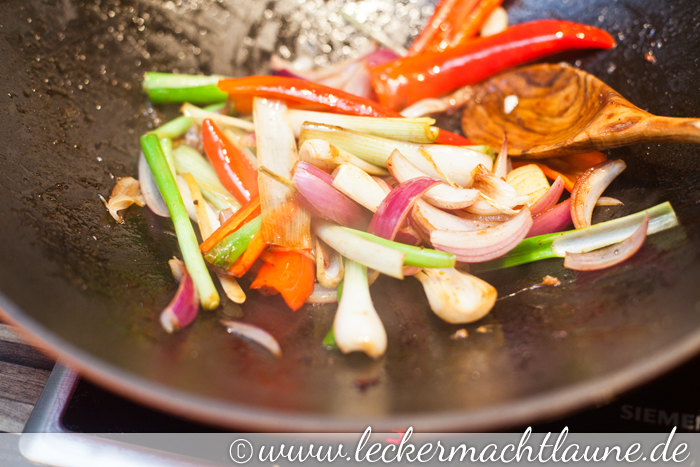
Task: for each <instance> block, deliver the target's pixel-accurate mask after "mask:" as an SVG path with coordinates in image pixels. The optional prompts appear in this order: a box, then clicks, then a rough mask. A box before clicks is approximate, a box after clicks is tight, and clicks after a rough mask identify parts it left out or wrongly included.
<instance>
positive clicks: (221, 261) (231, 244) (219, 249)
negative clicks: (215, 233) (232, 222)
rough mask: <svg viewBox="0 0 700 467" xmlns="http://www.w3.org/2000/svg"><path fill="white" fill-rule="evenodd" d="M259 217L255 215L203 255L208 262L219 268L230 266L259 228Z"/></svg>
mask: <svg viewBox="0 0 700 467" xmlns="http://www.w3.org/2000/svg"><path fill="white" fill-rule="evenodd" d="M261 220H262V219H261V217H260V216H257V217H255V219H252V220H251V221H250V222H248V223H247V224H245V225H243V226H242V227H241V228H239V229H238V230H236V231H235V232H233V233H231V234H229V235H228V236H227V237H226V238H224V239H223V240H222V241H221V242H220V243H219V244H217V245H216V246H215V247H214V248H212V249H211V250H210V251H209V252H207V253H206V254H205V255H204V258H205V259H206V260H207V262H208V263H210V264H213V265H214V266H216V267H218V268H221V269H228V268H230V267H231V266H232V265H233V263H235V262H236V260H237V259H238V258H239V257H240V256H241V255H242V254H243V252H244V251H245V250H246V248H248V245H250V241H251V240H252V239H253V236H254V235H255V234H256V233H258V230H260V223H261Z"/></svg>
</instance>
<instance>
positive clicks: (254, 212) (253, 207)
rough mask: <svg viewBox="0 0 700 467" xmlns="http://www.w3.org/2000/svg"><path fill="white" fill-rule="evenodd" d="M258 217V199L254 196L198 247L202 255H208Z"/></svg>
mask: <svg viewBox="0 0 700 467" xmlns="http://www.w3.org/2000/svg"><path fill="white" fill-rule="evenodd" d="M258 215H260V198H259V197H258V196H256V197H255V198H253V199H251V200H250V201H249V202H248V203H247V204H246V205H245V206H243V207H242V208H241V209H239V210H238V211H236V212H235V213H234V214H233V216H231V217H229V218H228V219H226V222H224V223H223V224H221V226H219V228H218V229H216V230H215V231H214V232H213V233H212V234H211V235H210V236H209V238H207V239H206V240H204V241H203V242H202V244H201V245H199V249H200V250H201V251H202V253H209V250H211V249H212V248H214V247H215V246H216V244H217V243H219V242H220V241H221V240H223V239H224V238H225V237H226V236H227V235H228V234H230V233H231V232H233V231H234V230H236V229H237V228H238V227H240V226H242V225H244V224H245V223H246V222H248V221H250V220H251V219H254V218H255V217H257V216H258Z"/></svg>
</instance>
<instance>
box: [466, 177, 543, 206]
mask: <svg viewBox="0 0 700 467" xmlns="http://www.w3.org/2000/svg"><path fill="white" fill-rule="evenodd" d="M473 188H476V189H477V190H479V191H480V192H481V194H482V195H483V196H481V197H480V199H477V200H476V201H475V202H474V204H472V205H471V206H469V207H468V208H467V212H471V213H472V214H478V215H482V216H490V215H494V214H500V213H505V214H514V211H513V208H515V207H516V206H522V205H525V204H527V202H528V201H529V200H530V197H529V196H520V195H518V192H517V191H515V188H513V187H512V186H510V185H509V184H508V183H506V181H505V180H501V179H500V178H498V177H496V176H494V175H492V174H490V173H489V171H488V170H487V169H486V168H485V167H478V168H477V173H476V175H475V176H474V185H473Z"/></svg>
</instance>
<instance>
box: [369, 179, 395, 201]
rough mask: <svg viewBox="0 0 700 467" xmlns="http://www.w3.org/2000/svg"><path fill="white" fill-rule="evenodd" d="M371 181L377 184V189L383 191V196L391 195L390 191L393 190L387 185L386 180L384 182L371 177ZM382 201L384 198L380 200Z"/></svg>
mask: <svg viewBox="0 0 700 467" xmlns="http://www.w3.org/2000/svg"><path fill="white" fill-rule="evenodd" d="M372 180H374V181H375V182H377V185H379V187H380V188H381V189H382V191H384V194H385V195H388V194H389V193H391V190H393V188H392V187H391V185H389V184H388V183H387V182H386V180H384V179H383V178H379V177H372ZM382 199H384V198H382Z"/></svg>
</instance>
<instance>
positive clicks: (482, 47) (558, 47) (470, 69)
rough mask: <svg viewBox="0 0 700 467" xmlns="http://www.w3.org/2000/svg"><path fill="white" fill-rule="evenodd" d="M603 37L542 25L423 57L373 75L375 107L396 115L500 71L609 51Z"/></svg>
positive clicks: (590, 30)
mask: <svg viewBox="0 0 700 467" xmlns="http://www.w3.org/2000/svg"><path fill="white" fill-rule="evenodd" d="M614 45H615V40H614V39H613V38H612V36H610V34H608V33H607V32H605V31H603V30H600V29H598V28H594V27H591V26H586V25H583V24H577V23H571V22H568V21H556V20H540V21H532V22H529V23H523V24H518V25H515V26H512V27H510V28H508V29H506V30H505V31H503V32H502V33H500V34H496V35H493V36H489V37H483V38H480V39H475V40H473V41H469V42H465V43H463V44H461V45H459V46H457V47H453V48H449V49H446V50H444V51H439V52H424V53H421V54H418V55H414V56H411V57H404V58H400V59H398V60H396V61H394V62H391V63H387V64H385V65H381V66H378V67H376V68H374V69H372V70H371V76H372V86H373V87H374V90H375V92H376V93H377V96H378V98H379V102H380V103H381V104H382V105H384V106H385V107H388V108H390V109H394V110H400V109H402V108H404V107H407V106H408V105H410V104H412V103H414V102H417V101H419V100H421V99H424V98H427V97H433V96H437V95H441V94H445V93H448V92H450V91H454V90H455V89H457V88H458V87H460V86H464V85H466V84H472V83H476V82H478V81H481V80H483V79H485V78H488V77H489V76H492V75H494V74H496V73H498V72H499V71H503V70H505V69H507V68H510V67H513V66H516V65H520V64H523V63H526V62H529V61H532V60H536V59H538V58H542V57H545V56H547V55H550V54H553V53H557V52H562V51H565V50H574V49H591V48H598V49H609V48H611V47H613V46H614Z"/></svg>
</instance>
